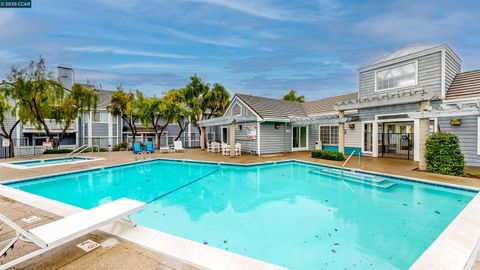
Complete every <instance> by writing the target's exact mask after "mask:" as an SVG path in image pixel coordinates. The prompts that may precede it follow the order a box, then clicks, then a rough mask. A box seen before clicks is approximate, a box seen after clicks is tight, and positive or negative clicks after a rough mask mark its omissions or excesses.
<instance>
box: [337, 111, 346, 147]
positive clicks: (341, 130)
mask: <svg viewBox="0 0 480 270" xmlns="http://www.w3.org/2000/svg"><path fill="white" fill-rule="evenodd" d="M344 117H345V111H338V118H339V119H342V118H344ZM338 152H340V153H342V154H344V153H345V123H339V124H338Z"/></svg>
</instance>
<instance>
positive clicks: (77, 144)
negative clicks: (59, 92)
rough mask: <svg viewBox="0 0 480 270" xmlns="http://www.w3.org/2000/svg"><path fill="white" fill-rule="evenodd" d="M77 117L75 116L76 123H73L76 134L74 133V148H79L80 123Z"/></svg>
mask: <svg viewBox="0 0 480 270" xmlns="http://www.w3.org/2000/svg"><path fill="white" fill-rule="evenodd" d="M78 118H79V117H78V116H77V120H75V121H76V123H75V126H76V128H77V132H75V146H76V147H79V146H80V121H78Z"/></svg>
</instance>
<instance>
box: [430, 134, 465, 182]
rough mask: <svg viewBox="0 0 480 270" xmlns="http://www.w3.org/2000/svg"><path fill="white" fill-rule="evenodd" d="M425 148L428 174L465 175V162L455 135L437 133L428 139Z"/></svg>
mask: <svg viewBox="0 0 480 270" xmlns="http://www.w3.org/2000/svg"><path fill="white" fill-rule="evenodd" d="M425 148H426V149H425V159H426V162H427V172H431V173H440V174H447V175H455V176H462V175H464V169H465V161H464V159H463V154H462V152H461V151H460V143H459V140H458V137H457V136H456V135H455V134H451V133H445V132H439V133H435V134H433V135H432V136H430V137H428V139H427V143H426V144H425Z"/></svg>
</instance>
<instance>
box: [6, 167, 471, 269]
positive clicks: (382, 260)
mask: <svg viewBox="0 0 480 270" xmlns="http://www.w3.org/2000/svg"><path fill="white" fill-rule="evenodd" d="M9 186H10V187H14V188H17V189H20V190H23V191H26V192H31V193H34V194H37V195H40V196H44V197H47V198H51V199H55V200H58V201H61V202H65V203H68V204H71V205H75V206H79V207H82V208H86V209H88V208H92V207H95V206H98V205H100V204H103V203H106V202H109V201H112V200H115V199H118V198H121V197H127V198H132V199H136V200H140V201H144V202H147V203H148V205H149V206H148V208H147V209H145V210H144V211H142V212H140V213H138V214H136V215H135V216H134V218H135V219H136V221H137V222H138V223H139V224H141V225H144V226H148V227H151V228H154V229H158V230H161V231H164V232H167V233H170V234H174V235H177V236H180V237H184V238H187V239H191V240H194V241H197V242H200V243H204V244H206V245H211V246H214V247H217V248H221V249H224V250H228V251H232V252H235V253H239V254H242V255H246V256H249V257H253V258H256V259H260V260H264V261H268V262H271V263H274V264H278V265H281V266H284V267H288V268H292V269H321V268H326V269H344V268H347V269H351V268H354V269H408V267H409V266H410V265H411V264H412V263H413V262H414V261H415V260H416V258H418V257H419V256H420V255H421V254H422V252H423V251H424V250H425V249H426V248H427V247H428V246H429V245H430V244H431V243H432V242H433V241H434V240H435V239H436V238H437V237H438V235H439V234H440V233H441V232H442V231H443V230H444V229H445V228H446V227H447V226H448V224H449V223H450V222H451V221H452V220H453V219H454V218H455V217H456V216H457V215H458V213H459V212H460V211H461V210H462V209H463V208H464V207H465V206H466V205H467V204H468V203H469V202H470V200H471V199H472V198H473V197H474V195H476V193H475V192H471V191H466V190H459V189H453V188H447V187H440V186H434V185H429V184H424V183H416V182H412V181H405V180H401V179H397V178H390V177H381V176H374V175H370V174H364V173H352V172H349V171H345V175H344V178H343V180H342V178H341V173H340V171H339V170H337V169H332V168H329V167H323V166H317V165H312V164H306V163H301V162H281V163H277V164H268V165H255V166H234V165H219V164H206V163H196V162H178V161H164V160H156V161H149V162H143V163H135V164H130V165H125V166H117V167H112V168H105V169H98V170H91V171H86V172H80V173H72V174H67V175H60V176H54V177H48V178H42V179H36V180H33V181H26V182H19V183H13V184H10V185H9Z"/></svg>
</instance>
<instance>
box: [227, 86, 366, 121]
mask: <svg viewBox="0 0 480 270" xmlns="http://www.w3.org/2000/svg"><path fill="white" fill-rule="evenodd" d="M236 95H237V96H238V97H239V98H240V99H241V100H242V101H243V102H245V103H246V104H247V105H248V106H249V107H250V108H251V109H252V110H254V111H255V112H256V113H257V114H258V115H260V116H261V117H262V118H273V119H288V118H289V117H291V116H308V115H317V114H324V113H329V112H335V109H334V106H335V105H337V103H338V102H340V101H348V100H353V99H356V98H357V97H358V93H357V92H354V93H349V94H344V95H340V96H334V97H328V98H324V99H320V100H315V101H307V102H305V103H298V102H293V101H286V100H282V99H274V98H266V97H260V96H252V95H245V94H236Z"/></svg>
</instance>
